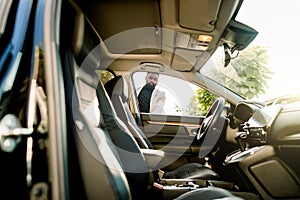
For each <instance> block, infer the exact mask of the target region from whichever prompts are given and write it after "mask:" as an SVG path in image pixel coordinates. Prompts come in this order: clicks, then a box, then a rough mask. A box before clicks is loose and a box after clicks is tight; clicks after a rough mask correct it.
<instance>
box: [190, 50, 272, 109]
mask: <svg viewBox="0 0 300 200" xmlns="http://www.w3.org/2000/svg"><path fill="white" fill-rule="evenodd" d="M268 59H269V56H268V53H267V49H266V48H265V47H262V46H252V47H250V48H248V49H245V50H243V51H242V52H240V54H239V56H238V57H237V58H235V59H232V60H231V62H230V64H229V65H228V66H227V67H226V68H224V67H220V68H218V69H217V70H216V71H214V72H213V73H212V74H210V75H209V76H210V77H211V78H213V79H214V80H218V81H221V82H222V83H224V85H225V86H226V87H228V88H229V89H231V90H232V91H234V92H236V93H238V94H240V95H241V96H243V97H245V98H248V99H252V98H254V97H258V95H259V94H264V93H265V92H266V90H265V89H266V88H267V87H268V85H267V83H268V82H267V80H268V79H271V75H272V74H273V72H272V71H271V70H270V69H269V68H268V67H267V64H268ZM229 72H231V73H229ZM232 72H233V73H232ZM233 76H235V77H237V78H233ZM215 99H216V96H214V95H213V94H211V93H210V92H209V91H207V90H204V89H198V90H197V91H196V94H195V98H192V99H191V102H190V104H189V106H188V110H190V111H193V110H195V109H199V108H200V109H201V111H202V113H206V112H207V110H208V109H209V107H210V105H211V104H212V103H213V101H214V100H215ZM195 101H196V102H195ZM189 113H190V114H193V113H194V111H193V112H189Z"/></svg>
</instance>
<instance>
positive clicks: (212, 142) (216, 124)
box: [196, 97, 227, 158]
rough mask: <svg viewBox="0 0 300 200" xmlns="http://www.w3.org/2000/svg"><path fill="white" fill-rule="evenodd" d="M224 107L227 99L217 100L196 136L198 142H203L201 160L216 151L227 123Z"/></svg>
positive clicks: (200, 151)
mask: <svg viewBox="0 0 300 200" xmlns="http://www.w3.org/2000/svg"><path fill="white" fill-rule="evenodd" d="M224 107H225V99H224V98H223V97H219V98H217V99H216V100H215V101H214V103H213V104H212V105H211V107H210V108H209V110H208V112H207V114H206V115H205V118H204V120H203V121H202V123H201V127H200V128H199V130H198V133H197V136H196V139H197V140H198V141H203V142H202V144H201V147H200V150H199V157H200V158H203V157H205V156H207V155H208V154H209V153H211V152H212V151H213V150H214V148H215V147H216V145H217V143H218V141H219V138H220V136H221V134H222V133H223V131H224V128H225V126H226V123H225V122H227V119H226V118H225V116H222V113H223V110H224Z"/></svg>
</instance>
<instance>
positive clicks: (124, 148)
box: [63, 6, 153, 199]
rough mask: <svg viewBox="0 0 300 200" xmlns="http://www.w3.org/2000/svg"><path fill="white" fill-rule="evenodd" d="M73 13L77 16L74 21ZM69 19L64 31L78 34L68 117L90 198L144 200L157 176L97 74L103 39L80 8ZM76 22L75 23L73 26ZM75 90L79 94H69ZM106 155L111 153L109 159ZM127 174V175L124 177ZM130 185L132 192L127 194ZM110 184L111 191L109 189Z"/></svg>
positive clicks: (70, 66) (69, 69)
mask: <svg viewBox="0 0 300 200" xmlns="http://www.w3.org/2000/svg"><path fill="white" fill-rule="evenodd" d="M72 14H73V15H74V16H73V17H70V16H71V15H72ZM67 18H68V19H69V20H68V21H67V22H66V27H65V29H66V30H63V31H70V30H68V29H72V27H75V30H74V31H73V32H74V33H72V34H73V37H72V41H71V42H70V43H69V49H71V51H68V50H66V55H67V57H68V58H67V59H66V60H67V62H66V63H65V66H64V71H65V76H66V77H67V78H66V80H67V81H68V82H69V83H68V86H67V84H66V93H67V95H66V96H67V97H66V98H67V99H68V101H69V102H68V104H69V114H70V116H71V115H73V120H71V122H70V124H71V127H72V129H71V130H73V131H72V132H73V134H74V135H75V147H76V149H77V154H78V157H79V158H78V163H79V164H78V165H79V167H80V170H81V173H82V179H83V185H84V186H85V190H86V193H87V194H86V195H87V196H91V197H96V196H97V195H99V197H101V194H100V193H101V191H102V192H103V193H108V194H111V196H115V197H116V196H122V198H121V199H126V197H127V199H130V197H132V198H133V199H142V198H144V197H145V194H146V193H147V191H148V189H149V188H151V187H150V185H152V183H153V172H151V171H149V169H148V166H147V163H146V160H145V157H144V155H143V154H142V152H141V150H140V148H139V146H138V144H137V142H136V141H135V139H134V138H133V136H132V134H131V132H130V130H129V129H128V128H127V127H126V126H125V125H124V123H123V122H122V121H121V120H120V119H119V118H118V117H117V115H116V112H115V110H114V109H113V106H112V104H111V102H110V99H109V98H108V95H107V93H106V91H105V89H104V86H103V85H102V84H101V82H100V80H99V77H98V75H97V73H96V72H95V71H96V70H97V69H98V67H99V66H100V62H101V46H100V45H99V44H100V38H99V37H98V35H97V34H96V33H95V32H94V30H95V29H93V28H92V26H91V24H90V23H89V22H88V20H87V19H86V18H85V16H84V15H83V14H82V12H80V11H79V10H78V9H77V10H76V6H75V10H74V11H73V13H72V12H70V13H68V16H67ZM72 20H73V21H75V24H74V25H71V26H70V27H68V26H67V25H69V24H70V23H71V21H72ZM66 39H70V38H66ZM65 48H66V49H68V47H65ZM69 54H71V56H70V55H69ZM72 86H74V90H73V91H70V88H72ZM105 151H107V152H108V154H107V155H106V154H105ZM84 156H88V157H89V158H90V159H88V160H92V161H93V165H92V164H90V163H86V162H85V160H84ZM111 162H112V163H111ZM100 166H101V167H102V168H103V170H104V171H103V170H102V169H101V168H100ZM91 170H92V173H91ZM105 170H106V171H105ZM101 174H103V175H101ZM123 175H125V176H126V178H125V179H124V177H125V176H123ZM101 176H102V179H103V178H104V177H105V178H104V179H103V180H102V182H100V180H98V179H94V178H99V179H100V178H101ZM106 176H108V177H106ZM109 177H112V178H109ZM92 180H95V181H94V182H93V181H92ZM92 182H93V183H92ZM98 183H101V184H100V185H99V184H98ZM127 184H128V185H129V188H130V191H127V190H126V186H128V185H127ZM102 185H103V186H102ZM106 186H108V187H110V189H107V191H105V189H106ZM95 187H99V189H98V190H97V188H95ZM101 187H103V188H104V190H102V188H101ZM127 189H128V188H127ZM99 190H100V191H99ZM110 191H112V192H110ZM126 192H127V194H126ZM96 194H97V195H96ZM102 196H103V195H102ZM123 196H124V197H123ZM88 199H89V198H88ZM106 199H108V198H106ZM109 199H111V198H109ZM112 199H114V198H112Z"/></svg>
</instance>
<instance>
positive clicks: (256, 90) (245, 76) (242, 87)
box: [225, 46, 273, 99]
mask: <svg viewBox="0 0 300 200" xmlns="http://www.w3.org/2000/svg"><path fill="white" fill-rule="evenodd" d="M268 58H269V56H268V54H267V50H266V48H264V47H261V46H252V47H251V48H249V49H246V50H244V51H242V52H241V53H240V55H239V56H238V57H237V58H236V59H233V60H232V61H231V63H230V65H231V66H232V67H233V69H234V70H235V71H236V73H237V74H238V76H239V77H240V79H239V80H238V81H237V80H234V79H231V78H230V77H226V80H225V83H226V85H227V87H228V88H229V89H231V90H233V91H236V92H237V93H238V94H240V95H242V96H243V97H246V98H249V99H252V98H254V97H258V95H259V94H264V93H265V92H266V91H265V89H266V88H267V87H268V85H267V80H268V79H271V75H272V74H273V72H272V71H271V70H270V69H269V68H268V67H267V64H268Z"/></svg>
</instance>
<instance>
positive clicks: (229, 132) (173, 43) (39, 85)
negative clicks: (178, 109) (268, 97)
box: [0, 0, 300, 200]
mask: <svg viewBox="0 0 300 200" xmlns="http://www.w3.org/2000/svg"><path fill="white" fill-rule="evenodd" d="M60 3H61V4H60ZM60 3H58V4H51V2H50V1H49V2H46V1H42V0H40V1H36V2H34V3H33V4H32V11H31V14H28V13H27V14H28V15H26V17H28V18H26V19H27V20H29V22H28V27H29V28H28V29H33V30H34V31H28V30H27V31H25V32H26V34H24V38H21V39H22V41H23V40H24V44H25V45H23V44H21V43H20V42H19V40H18V39H20V38H18V37H16V36H14V38H15V40H17V42H16V43H18V42H19V43H18V44H19V46H18V51H21V50H22V56H23V57H22V56H21V55H20V53H11V52H10V51H11V50H12V49H14V48H13V46H14V45H8V46H9V48H7V49H8V50H6V46H7V43H8V44H10V43H9V42H7V40H8V39H7V38H10V37H11V36H12V35H16V34H17V32H16V33H12V32H13V26H12V25H10V26H9V29H8V30H9V34H8V33H7V32H6V33H5V32H4V31H3V29H0V31H1V32H0V33H1V35H0V39H1V43H2V41H5V44H4V43H2V44H0V47H1V48H0V53H1V54H2V53H3V52H4V53H5V52H6V53H5V54H3V55H1V58H0V67H1V68H0V75H1V79H3V80H4V81H1V85H0V89H1V93H0V149H1V151H0V158H1V160H4V162H6V163H8V164H7V165H2V166H1V168H0V169H1V171H3V172H4V174H3V180H7V181H2V182H3V183H1V185H0V186H1V188H3V189H2V190H1V191H3V197H7V198H8V199H11V198H13V199H17V198H18V199H122V200H123V199H124V200H130V199H133V200H139V199H149V200H150V199H162V200H171V199H177V200H193V199H232V200H239V199H247V200H256V199H257V200H259V199H300V190H299V188H300V162H296V161H297V160H298V157H299V150H300V147H299V141H300V137H299V130H300V127H299V121H298V119H299V117H300V105H299V101H298V100H299V99H298V97H297V96H295V97H294V96H293V97H292V99H290V98H288V97H282V99H277V100H275V101H270V102H257V101H248V100H246V99H244V98H243V97H241V96H239V95H238V94H236V93H235V92H233V91H232V90H230V88H225V87H223V86H222V85H221V84H219V83H217V82H215V81H214V80H212V79H211V78H209V77H207V76H205V75H203V74H202V73H200V70H201V69H203V68H204V66H205V65H206V64H207V63H210V59H211V57H212V56H213V55H214V53H215V52H216V51H217V49H218V48H220V47H221V49H222V54H223V57H222V59H223V60H222V61H220V62H222V63H223V64H222V65H223V66H224V67H226V66H227V65H228V64H229V63H230V62H231V59H232V58H233V56H232V53H233V52H235V51H238V52H239V51H242V50H244V49H245V48H246V47H247V46H248V45H249V44H250V43H251V42H252V41H253V40H254V39H255V37H256V36H257V34H258V31H256V30H255V29H254V28H255V27H254V28H252V27H250V26H248V25H246V24H243V22H239V21H237V20H235V18H236V16H237V14H238V12H239V10H240V8H241V7H242V6H243V0H126V1H124V0H67V1H61V2H60ZM0 5H3V4H1V1H0ZM20 5H23V4H19V3H16V2H14V3H12V4H9V3H7V4H5V5H4V6H6V7H10V6H12V8H11V10H12V11H11V12H10V13H4V14H1V13H0V16H5V18H6V17H7V16H8V17H7V18H8V19H9V20H12V21H13V20H15V18H14V17H13V18H12V16H13V15H14V13H13V11H16V10H18V9H20V10H22V9H21V8H20V7H18V6H20ZM49 5H52V6H53V5H54V7H50V6H49ZM4 6H3V7H0V11H1V9H4ZM47 6H49V7H47ZM33 8H34V9H33ZM46 8H47V9H46ZM48 8H49V9H48ZM50 8H51V9H50ZM23 9H25V7H23ZM26 9H29V10H30V9H31V7H30V8H29V7H26ZM35 9H36V10H35ZM43 9H45V11H44V12H45V13H46V14H45V16H51V17H50V18H47V17H45V18H43V17H41V15H42V14H41V13H42V12H41V10H43ZM33 11H35V12H33ZM55 11H58V12H55ZM19 13H21V11H19ZM29 13H30V12H29ZM20 16H23V15H21V14H17V15H16V18H20ZM39 17H40V18H39ZM33 19H34V20H35V21H33ZM48 20H49V21H51V22H52V23H49V24H47V23H46V22H48ZM52 20H53V21H52ZM43 23H45V24H43ZM1 27H3V25H1V24H0V28H1ZM53 27H55V28H53ZM23 29H24V30H25V29H26V27H25V26H24V27H23ZM23 29H22V30H23ZM19 31H21V30H19ZM3 33H4V34H3ZM2 34H3V36H4V37H2ZM25 36H26V37H25ZM45 41H46V42H45ZM32 43H33V44H34V45H32ZM42 44H43V45H42ZM20 49H21V50H20ZM54 49H56V50H57V52H56V51H55V50H54ZM15 54H16V57H17V58H18V56H19V58H20V64H19V65H20V66H25V67H20V68H17V69H15V70H12V71H9V70H8V69H10V67H9V66H10V63H13V62H14V59H15V57H14V55H15ZM21 57H22V58H21ZM12 65H13V66H15V67H16V66H17V64H12ZM26 66H27V67H26ZM2 67H3V68H2ZM6 71H8V72H9V73H12V74H13V75H9V73H6ZM148 72H151V73H156V74H158V75H159V77H162V78H163V77H167V78H166V80H167V81H166V82H167V83H168V84H170V85H173V84H174V85H176V84H175V82H178V83H183V82H180V81H184V83H185V84H186V85H180V86H178V85H176V86H174V87H178V90H179V91H180V92H182V93H184V92H186V91H185V90H188V87H190V88H192V89H193V87H194V86H197V87H201V88H202V89H205V90H208V91H209V92H211V93H212V94H213V95H214V96H215V97H216V98H215V100H214V101H213V102H212V104H211V105H210V106H209V109H208V111H207V112H206V113H202V114H197V115H183V114H182V115H180V114H170V113H151V112H149V113H148V112H141V111H140V109H139V105H138V100H137V97H138V94H137V93H138V92H137V88H138V81H139V80H138V79H141V80H142V81H143V82H144V75H145V74H147V73H148ZM7 74H8V75H7ZM6 75H7V76H6ZM139 75H141V76H143V77H142V78H141V77H138V76H139ZM12 76H14V81H13V82H14V84H12V85H11V88H10V89H6V88H7V85H9V84H5V82H7V83H8V82H9V80H10V79H9V78H11V77H12ZM179 80H180V81H179ZM178 83H177V84H178ZM2 86H3V88H4V90H5V89H6V90H5V91H4V92H3V91H2V89H3V88H2ZM166 88H167V89H168V87H166ZM167 94H170V93H167ZM286 101H290V102H288V103H283V102H286ZM15 105H17V106H15ZM23 127H26V128H23ZM12 158H13V159H12ZM16 168H18V169H19V170H16V173H14V174H11V173H5V172H11V170H12V169H13V170H15V169H16ZM16 191H18V192H16Z"/></svg>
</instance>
